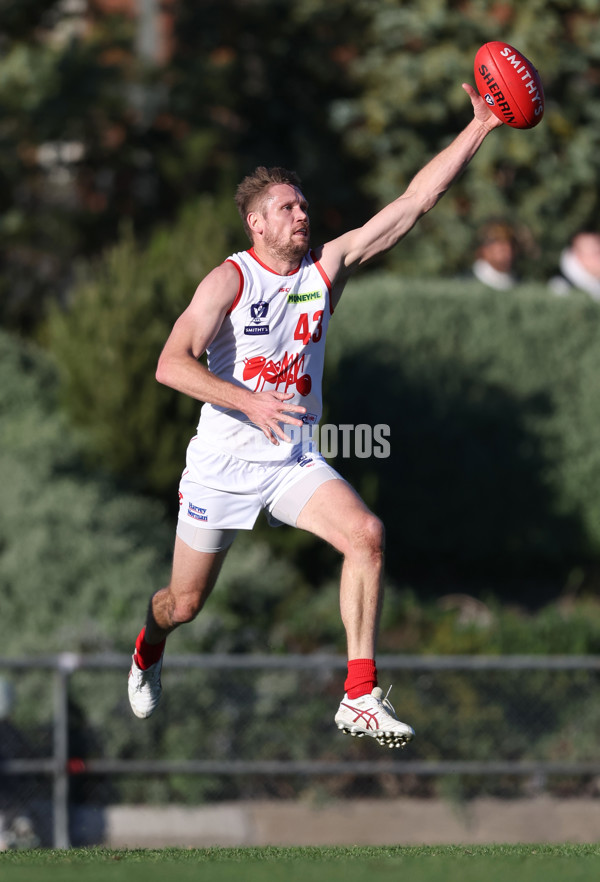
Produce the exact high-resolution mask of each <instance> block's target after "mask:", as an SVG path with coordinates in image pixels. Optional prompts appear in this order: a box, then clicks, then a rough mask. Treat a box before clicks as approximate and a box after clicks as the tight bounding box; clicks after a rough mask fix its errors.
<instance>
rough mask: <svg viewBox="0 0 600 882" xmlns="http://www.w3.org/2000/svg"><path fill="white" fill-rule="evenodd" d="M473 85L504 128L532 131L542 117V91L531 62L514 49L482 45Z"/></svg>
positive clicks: (503, 44) (476, 60)
mask: <svg viewBox="0 0 600 882" xmlns="http://www.w3.org/2000/svg"><path fill="white" fill-rule="evenodd" d="M475 84H476V86H477V89H478V91H479V94H480V95H481V97H482V98H484V99H485V101H487V103H488V104H489V106H490V109H491V111H492V113H493V114H494V115H495V116H497V117H498V119H501V120H502V122H503V123H506V125H507V126H512V127H513V128H515V129H532V128H533V127H534V126H537V124H538V123H539V122H540V120H541V119H542V117H543V115H544V89H543V88H542V82H541V80H540V77H539V74H538V72H537V70H536V69H535V67H534V66H533V64H532V63H531V61H529V59H528V58H525V56H524V55H522V54H521V53H520V52H519V51H518V50H517V49H515V48H514V46H509V45H508V43H503V42H502V41H500V40H496V41H495V42H492V43H484V45H483V46H482V47H481V49H479V50H478V51H477V55H476V56H475Z"/></svg>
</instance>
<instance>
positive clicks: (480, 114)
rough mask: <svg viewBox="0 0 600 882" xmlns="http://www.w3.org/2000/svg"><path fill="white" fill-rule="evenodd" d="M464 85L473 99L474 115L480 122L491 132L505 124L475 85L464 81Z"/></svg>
mask: <svg viewBox="0 0 600 882" xmlns="http://www.w3.org/2000/svg"><path fill="white" fill-rule="evenodd" d="M462 87H463V89H464V90H465V92H466V93H467V95H468V96H469V98H470V99H471V104H472V105H473V115H474V117H475V119H476V120H477V121H478V122H480V123H481V124H482V125H484V126H485V127H486V128H487V129H488V130H489V131H490V132H491V131H492V129H497V128H498V126H501V125H504V123H503V122H502V120H501V119H498V117H497V116H494V114H493V113H492V111H491V110H490V108H489V107H488V105H487V104H486V102H485V101H484V99H483V98H482V97H481V95H480V94H479V92H477V91H476V90H475V89H474V88H473V86H470V85H469V83H463V84H462Z"/></svg>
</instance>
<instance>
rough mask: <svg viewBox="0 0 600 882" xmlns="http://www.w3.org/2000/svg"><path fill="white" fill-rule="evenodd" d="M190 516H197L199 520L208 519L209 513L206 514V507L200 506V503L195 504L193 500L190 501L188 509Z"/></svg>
mask: <svg viewBox="0 0 600 882" xmlns="http://www.w3.org/2000/svg"><path fill="white" fill-rule="evenodd" d="M187 513H188V515H189V517H191V518H195V519H196V520H197V521H207V520H208V515H207V514H206V509H205V508H200V506H199V505H194V503H193V502H188V511H187Z"/></svg>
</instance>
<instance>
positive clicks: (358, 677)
mask: <svg viewBox="0 0 600 882" xmlns="http://www.w3.org/2000/svg"><path fill="white" fill-rule="evenodd" d="M375 686H377V668H376V666H375V659H372V658H352V659H350V661H349V662H348V677H347V678H346V682H345V684H344V689H345V691H346V695H347V696H348V698H360V696H361V695H367V694H368V693H370V692H372V691H373V688H374V687H375Z"/></svg>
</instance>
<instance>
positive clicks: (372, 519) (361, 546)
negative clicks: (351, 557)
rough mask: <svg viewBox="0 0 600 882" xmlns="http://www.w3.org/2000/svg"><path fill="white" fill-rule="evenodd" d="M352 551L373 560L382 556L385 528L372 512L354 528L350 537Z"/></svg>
mask: <svg viewBox="0 0 600 882" xmlns="http://www.w3.org/2000/svg"><path fill="white" fill-rule="evenodd" d="M350 541H351V548H352V551H353V552H354V553H356V554H358V555H361V556H363V555H368V556H369V557H373V558H375V559H378V558H381V557H382V556H383V552H384V548H385V527H384V525H383V522H382V521H381V520H380V519H379V518H378V517H377V515H374V514H373V513H372V512H369V513H368V514H366V515H365V516H364V517H363V518H362V519H361V522H360V523H359V524H358V525H357V526H356V528H355V530H354V531H353V535H352V536H351V540H350Z"/></svg>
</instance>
